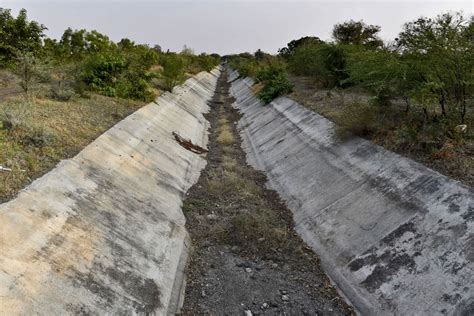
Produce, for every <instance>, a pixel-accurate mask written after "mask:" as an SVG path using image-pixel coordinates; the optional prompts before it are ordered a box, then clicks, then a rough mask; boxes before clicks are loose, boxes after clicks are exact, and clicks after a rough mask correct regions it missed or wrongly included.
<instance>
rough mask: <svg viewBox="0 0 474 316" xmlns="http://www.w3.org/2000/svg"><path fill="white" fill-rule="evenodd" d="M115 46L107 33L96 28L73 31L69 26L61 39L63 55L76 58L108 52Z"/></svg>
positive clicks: (60, 46) (60, 47) (60, 45)
mask: <svg viewBox="0 0 474 316" xmlns="http://www.w3.org/2000/svg"><path fill="white" fill-rule="evenodd" d="M129 41H130V40H129ZM131 43H133V42H131ZM129 44H130V43H129ZM113 47H115V44H114V43H112V41H110V39H109V38H108V37H107V36H106V35H103V34H101V33H99V32H97V31H95V30H93V31H90V32H87V31H86V30H84V29H81V30H75V31H73V30H72V29H71V28H68V29H66V30H65V31H64V33H63V35H62V37H61V40H60V41H59V50H60V51H61V55H62V56H63V57H65V58H70V59H76V60H77V59H82V58H84V56H85V54H87V53H99V52H106V51H108V50H110V49H112V48H113Z"/></svg>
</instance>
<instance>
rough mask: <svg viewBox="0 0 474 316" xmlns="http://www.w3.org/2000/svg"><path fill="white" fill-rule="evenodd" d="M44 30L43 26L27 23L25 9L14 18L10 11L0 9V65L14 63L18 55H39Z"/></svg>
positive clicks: (36, 23)
mask: <svg viewBox="0 0 474 316" xmlns="http://www.w3.org/2000/svg"><path fill="white" fill-rule="evenodd" d="M44 30H46V27H45V26H44V25H42V24H39V23H38V22H35V21H28V17H27V12H26V10H25V9H21V10H20V12H19V13H18V16H17V17H16V18H15V17H13V16H12V15H11V10H9V9H2V8H0V56H1V57H0V63H2V64H4V65H5V64H8V63H10V62H12V61H14V60H15V57H16V55H17V54H19V53H21V54H25V53H27V52H30V53H32V54H37V53H39V51H40V49H41V39H42V38H43V37H44Z"/></svg>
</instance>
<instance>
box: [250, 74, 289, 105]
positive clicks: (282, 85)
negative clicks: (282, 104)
mask: <svg viewBox="0 0 474 316" xmlns="http://www.w3.org/2000/svg"><path fill="white" fill-rule="evenodd" d="M292 90H293V85H292V84H291V82H290V81H289V80H288V77H287V76H286V74H285V73H284V72H279V73H277V74H276V75H275V76H274V77H273V78H271V79H270V80H268V81H266V82H265V86H264V87H263V89H262V90H261V91H260V92H259V93H258V94H257V97H258V98H259V99H260V100H262V101H263V102H265V103H270V102H272V101H273V99H275V98H277V97H279V96H281V95H284V94H286V93H290V92H291V91H292Z"/></svg>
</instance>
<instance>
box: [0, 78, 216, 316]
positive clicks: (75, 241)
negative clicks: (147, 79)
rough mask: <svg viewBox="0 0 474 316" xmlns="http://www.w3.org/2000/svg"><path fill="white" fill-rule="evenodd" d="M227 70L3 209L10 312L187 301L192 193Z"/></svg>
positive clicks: (152, 308) (107, 310) (166, 306)
mask: <svg viewBox="0 0 474 316" xmlns="http://www.w3.org/2000/svg"><path fill="white" fill-rule="evenodd" d="M219 73H220V69H216V70H214V71H212V73H200V74H198V75H196V76H195V77H193V78H191V79H189V80H187V81H186V82H185V83H184V84H183V85H182V86H179V87H176V88H175V89H174V91H173V93H165V94H164V95H162V96H161V97H159V98H158V99H157V100H156V102H154V103H151V104H149V105H147V106H145V107H143V108H142V109H140V110H138V111H136V112H135V113H133V114H132V115H130V116H129V117H127V118H126V119H124V120H123V121H121V122H119V123H118V124H117V125H115V126H114V127H113V128H111V129H110V130H108V131H107V132H106V133H104V134H103V135H101V136H100V137H99V138H98V139H96V140H95V141H94V142H93V143H91V144H90V145H89V146H87V147H86V148H85V149H84V150H83V151H81V152H80V153H79V154H78V155H77V156H76V157H74V158H73V159H70V160H65V161H62V162H61V163H60V164H59V165H58V166H57V167H56V168H55V169H54V170H52V171H51V172H49V173H48V174H46V175H45V176H43V177H42V178H40V179H38V180H36V181H35V182H33V183H32V184H31V185H30V186H29V187H28V188H26V189H25V190H23V191H22V192H21V193H20V194H19V195H18V197H16V198H15V199H14V200H12V201H10V202H8V203H5V204H2V205H0V314H3V315H15V314H22V315H33V314H35V315H36V314H40V315H65V314H95V315H106V314H107V315H123V314H128V315H130V314H157V315H163V314H167V313H173V312H175V311H176V309H177V308H178V304H179V299H180V294H181V291H182V287H183V270H184V264H185V261H186V257H187V252H188V247H189V240H188V234H187V232H186V230H185V228H184V224H185V218H184V216H183V214H182V212H181V205H182V198H183V195H184V194H185V192H186V191H187V190H188V188H189V187H190V186H191V185H192V184H194V183H195V182H196V181H197V179H198V177H199V174H200V171H201V170H202V169H203V168H204V166H205V163H206V162H205V159H204V158H203V157H201V156H199V155H196V154H194V153H192V152H190V151H188V150H186V149H184V148H183V147H181V146H180V145H179V144H178V143H177V142H176V141H175V140H174V138H173V136H172V132H173V131H176V132H178V133H179V134H180V135H181V136H183V137H185V138H187V139H191V140H192V141H193V142H194V143H195V144H198V145H200V146H203V147H205V146H206V144H207V138H208V135H207V129H208V127H209V124H208V122H207V121H206V120H205V118H204V117H203V113H205V112H207V111H208V110H209V107H208V105H207V102H208V101H209V100H210V99H211V97H212V95H213V94H214V90H215V87H216V84H217V77H218V75H219Z"/></svg>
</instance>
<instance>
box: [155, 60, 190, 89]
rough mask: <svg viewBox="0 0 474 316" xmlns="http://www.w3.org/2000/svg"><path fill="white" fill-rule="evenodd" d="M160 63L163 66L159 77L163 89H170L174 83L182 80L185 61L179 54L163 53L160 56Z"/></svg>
mask: <svg viewBox="0 0 474 316" xmlns="http://www.w3.org/2000/svg"><path fill="white" fill-rule="evenodd" d="M160 64H161V65H162V66H163V71H162V72H161V77H162V78H163V80H164V88H165V90H167V91H171V90H173V87H174V86H175V85H177V84H180V83H181V82H183V81H184V79H185V75H184V70H185V62H184V59H183V58H182V57H181V56H179V55H176V54H169V55H165V56H163V57H162V58H161V60H160Z"/></svg>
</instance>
